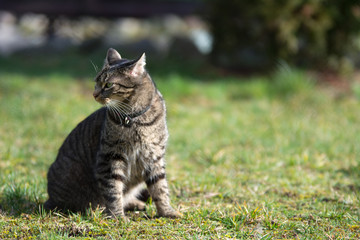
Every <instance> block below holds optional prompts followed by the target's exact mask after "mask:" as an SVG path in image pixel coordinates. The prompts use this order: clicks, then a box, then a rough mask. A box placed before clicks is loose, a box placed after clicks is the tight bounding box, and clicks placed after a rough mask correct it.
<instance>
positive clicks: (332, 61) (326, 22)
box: [208, 0, 360, 70]
mask: <svg viewBox="0 0 360 240" xmlns="http://www.w3.org/2000/svg"><path fill="white" fill-rule="evenodd" d="M208 18H209V22H210V26H211V29H212V32H213V34H214V48H213V52H212V54H213V59H215V60H216V61H217V62H218V63H219V64H221V65H224V66H228V67H233V68H244V69H249V68H250V69H266V68H268V67H273V66H274V64H275V63H276V61H277V60H278V59H284V60H286V61H287V62H290V63H294V64H297V65H300V66H306V67H312V68H314V67H315V68H316V67H317V68H319V67H320V68H323V67H332V68H334V69H336V70H339V69H342V68H346V67H347V65H348V64H349V62H348V60H347V59H346V57H347V54H349V53H351V51H353V50H354V45H355V41H354V40H355V38H356V37H358V36H359V33H360V5H359V2H358V1H357V0H345V1H337V0H330V1H329V0H306V1H303V0H291V1H286V0H282V1H278V0H270V1H269V0H261V1H237V0H230V1H222V0H213V1H210V10H209V13H208Z"/></svg>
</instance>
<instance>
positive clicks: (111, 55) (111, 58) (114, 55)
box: [105, 48, 121, 65]
mask: <svg viewBox="0 0 360 240" xmlns="http://www.w3.org/2000/svg"><path fill="white" fill-rule="evenodd" d="M120 59H121V56H120V54H119V53H118V52H117V51H116V50H115V49H113V48H109V50H108V51H107V55H106V58H105V65H112V64H113V63H114V62H116V61H118V60H120Z"/></svg>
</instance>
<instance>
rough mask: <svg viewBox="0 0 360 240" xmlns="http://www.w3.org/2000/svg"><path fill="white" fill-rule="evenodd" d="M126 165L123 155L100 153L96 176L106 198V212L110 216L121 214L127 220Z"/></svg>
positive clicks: (104, 198)
mask: <svg viewBox="0 0 360 240" xmlns="http://www.w3.org/2000/svg"><path fill="white" fill-rule="evenodd" d="M125 166H126V160H125V158H124V157H123V156H121V155H119V154H116V153H113V152H110V153H105V154H103V153H100V154H98V158H97V164H96V174H95V176H96V181H97V182H98V186H99V188H100V192H101V194H102V197H103V200H104V204H105V207H106V209H105V211H106V213H107V214H108V215H109V216H110V217H118V216H120V217H121V218H123V219H125V220H127V219H126V217H125V213H124V203H123V201H124V200H123V199H124V197H123V189H124V182H125V180H126V177H125V174H124V168H125Z"/></svg>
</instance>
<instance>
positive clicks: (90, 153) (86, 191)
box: [45, 49, 181, 217]
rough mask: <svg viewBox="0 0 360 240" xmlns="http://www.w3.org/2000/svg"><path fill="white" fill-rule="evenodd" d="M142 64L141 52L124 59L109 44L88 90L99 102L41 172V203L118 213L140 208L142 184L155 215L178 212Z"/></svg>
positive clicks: (159, 110)
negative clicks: (44, 191) (44, 183)
mask: <svg viewBox="0 0 360 240" xmlns="http://www.w3.org/2000/svg"><path fill="white" fill-rule="evenodd" d="M144 66H145V55H144V54H143V55H142V56H141V57H140V58H139V59H138V60H127V59H122V58H121V57H120V54H119V53H118V52H117V51H116V50H114V49H109V51H108V53H107V57H106V59H105V64H104V67H103V69H102V71H101V72H100V73H99V74H98V75H97V76H96V78H95V82H96V86H95V91H94V94H93V95H94V97H95V99H96V100H97V101H98V102H100V103H102V104H104V105H105V107H104V108H101V109H99V110H98V111H96V112H94V113H93V114H91V115H90V116H89V117H87V118H86V119H85V120H83V121H82V122H81V123H79V125H78V126H77V127H76V128H75V129H74V130H73V131H72V132H71V133H70V134H69V136H68V137H67V138H66V140H65V141H64V143H63V145H62V146H61V148H60V150H59V153H58V156H57V158H56V160H55V162H54V163H53V164H52V165H51V167H50V169H49V172H48V175H47V177H48V194H49V200H48V201H47V202H46V203H45V208H47V209H61V210H71V211H83V210H85V209H87V208H88V207H90V206H92V207H96V206H101V207H105V211H106V212H107V214H109V215H110V216H121V217H124V216H125V215H124V209H133V208H137V209H144V208H145V204H144V202H142V201H140V200H139V199H138V195H139V193H140V192H141V191H143V192H144V189H146V187H147V190H148V192H149V193H150V196H151V197H152V199H153V202H154V203H155V205H156V208H157V213H158V215H159V216H164V217H179V216H180V215H181V214H180V213H179V212H177V211H175V210H173V208H172V207H171V206H170V199H169V190H168V186H167V181H166V173H165V160H164V156H165V148H166V143H167V139H168V131H167V127H166V119H165V118H166V116H165V115H166V109H165V104H164V100H163V98H162V95H161V94H160V92H159V91H158V90H157V88H156V86H155V84H154V82H153V81H152V80H151V78H150V76H149V74H148V73H147V72H146V70H145V68H144Z"/></svg>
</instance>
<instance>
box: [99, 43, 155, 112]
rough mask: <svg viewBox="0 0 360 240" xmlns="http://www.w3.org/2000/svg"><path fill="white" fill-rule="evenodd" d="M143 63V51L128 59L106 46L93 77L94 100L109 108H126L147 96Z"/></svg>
mask: <svg viewBox="0 0 360 240" xmlns="http://www.w3.org/2000/svg"><path fill="white" fill-rule="evenodd" d="M145 64H146V62H145V53H144V54H142V55H141V56H140V57H139V58H138V59H135V60H128V59H124V58H121V56H120V54H119V53H118V52H117V51H116V50H115V49H112V48H110V49H109V50H108V52H107V56H106V58H105V62H104V66H103V68H102V70H101V71H100V72H99V73H98V74H97V76H96V77H95V90H94V93H93V96H94V98H95V100H96V101H98V102H99V103H101V104H103V105H105V106H107V107H109V108H113V109H115V108H117V109H122V110H123V111H126V112H129V111H130V110H131V109H132V108H133V107H134V106H136V105H141V102H144V101H146V99H147V98H148V97H147V96H146V95H147V88H149V85H151V84H149V83H150V82H151V83H152V81H151V79H150V77H149V75H148V73H147V72H146V70H145ZM149 79H150V81H149ZM130 108H131V109H130Z"/></svg>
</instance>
